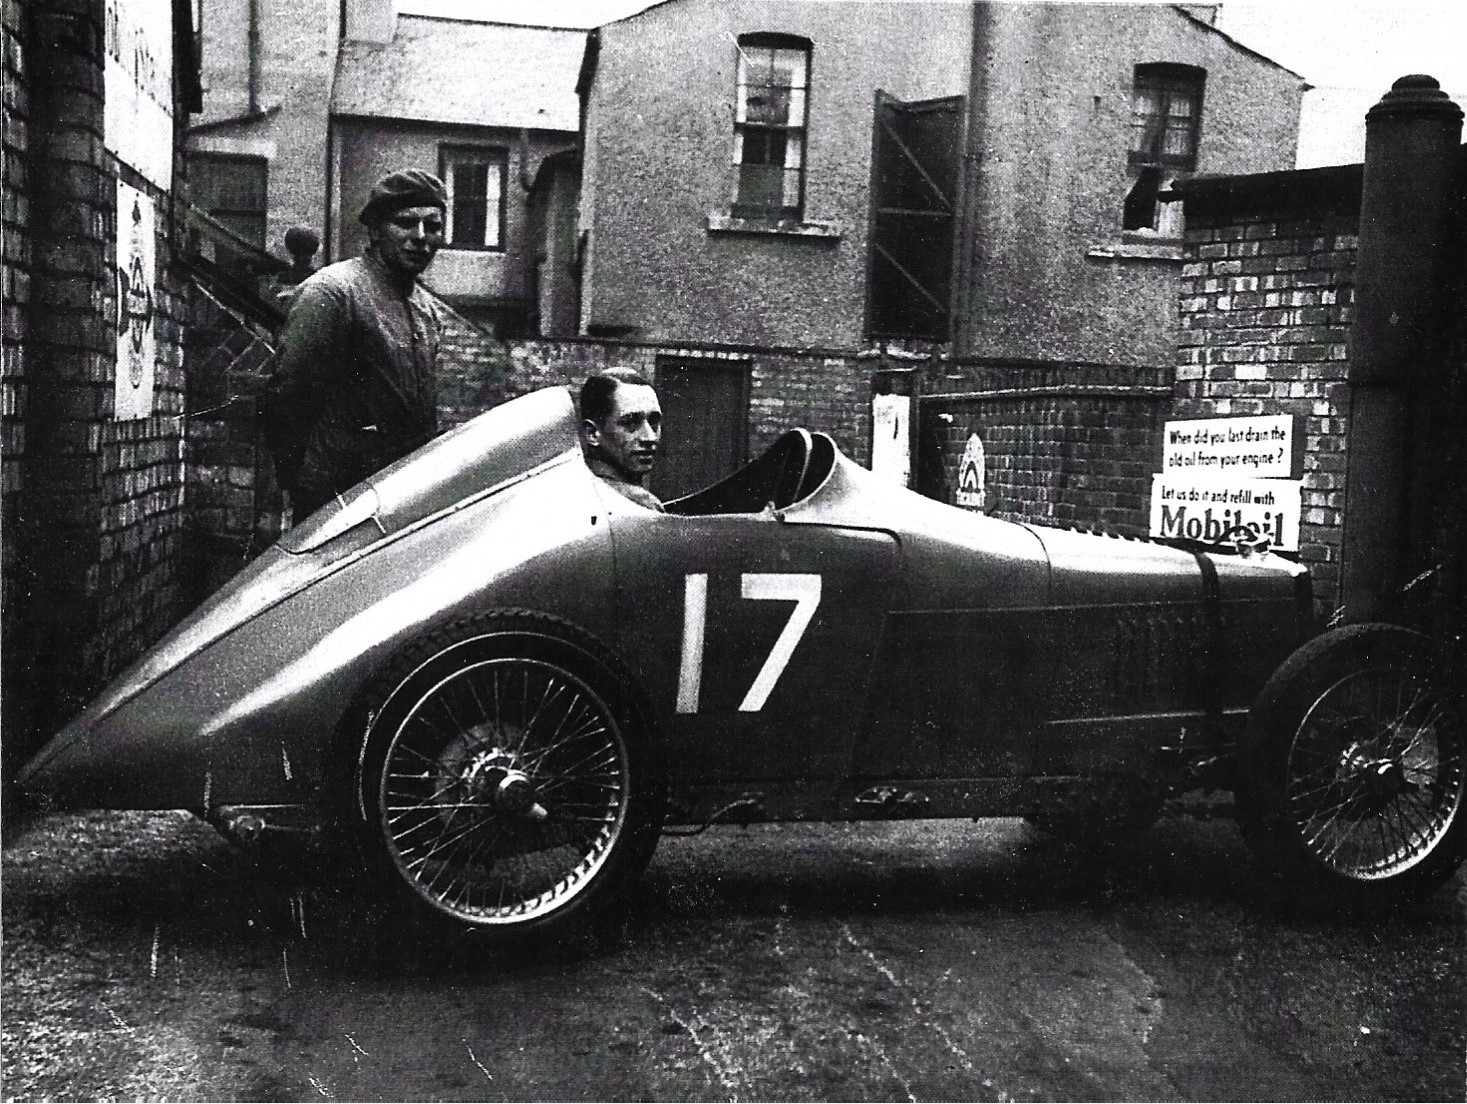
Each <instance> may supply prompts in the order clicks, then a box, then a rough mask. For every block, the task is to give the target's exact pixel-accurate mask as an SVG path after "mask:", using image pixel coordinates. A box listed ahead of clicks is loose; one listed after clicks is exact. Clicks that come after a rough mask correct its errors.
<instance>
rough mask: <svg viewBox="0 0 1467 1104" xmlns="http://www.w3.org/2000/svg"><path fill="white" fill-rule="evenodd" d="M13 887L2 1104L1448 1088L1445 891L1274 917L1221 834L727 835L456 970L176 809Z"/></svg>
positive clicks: (1458, 887)
mask: <svg viewBox="0 0 1467 1104" xmlns="http://www.w3.org/2000/svg"><path fill="white" fill-rule="evenodd" d="M3 874H4V897H3V920H4V936H5V943H4V976H3V991H0V999H3V1006H0V1007H3V1013H0V1014H3V1031H4V1057H3V1075H4V1085H3V1094H4V1097H5V1099H7V1100H185V1099H186V1100H322V1099H338V1100H453V1099H461V1100H501V1099H502V1100H562V1099H563V1100H593V1099H597V1100H608V1099H610V1100H623V1099H625V1100H635V1099H648V1100H651V1099H656V1100H786V1099H788V1100H830V1099H842V1100H928V1099H932V1100H939V1099H951V1100H1072V1099H1086V1100H1107V1099H1115V1100H1120V1099H1126V1100H1220V1099H1228V1100H1262V1099H1294V1100H1304V1099H1308V1100H1456V1101H1460V1100H1462V1099H1463V1098H1464V1096H1467V1073H1464V1068H1463V1066H1464V1050H1467V1012H1464V1007H1463V1000H1462V994H1463V992H1464V991H1467V937H1464V915H1467V889H1464V887H1463V884H1462V882H1461V880H1460V879H1459V881H1458V882H1457V883H1455V884H1454V885H1453V886H1452V887H1450V888H1449V889H1448V890H1446V891H1444V892H1443V893H1442V894H1440V895H1438V896H1437V897H1436V898H1434V899H1433V900H1432V901H1430V902H1428V903H1427V904H1426V905H1425V906H1424V907H1422V908H1419V909H1417V910H1415V911H1413V912H1412V913H1410V914H1408V915H1406V916H1403V917H1400V918H1397V919H1395V920H1393V921H1391V922H1389V923H1375V924H1366V923H1359V922H1351V923H1347V922H1345V921H1343V920H1340V919H1338V918H1333V919H1331V918H1322V919H1321V918H1315V919H1310V920H1306V919H1298V918H1295V919H1284V918H1279V917H1277V916H1269V915H1265V914H1262V913H1260V912H1258V911H1256V910H1254V909H1250V908H1249V907H1248V906H1247V905H1246V904H1245V902H1246V899H1247V886H1248V868H1247V864H1246V862H1245V860H1244V858H1243V854H1242V849H1241V845H1240V844H1239V842H1238V839H1237V832H1236V829H1235V828H1234V827H1233V826H1232V825H1231V823H1230V822H1228V821H1226V820H1209V821H1201V822H1199V821H1194V820H1190V819H1172V818H1168V819H1167V820H1164V821H1163V822H1162V823H1161V824H1160V825H1159V826H1158V827H1157V828H1156V829H1155V830H1153V831H1152V832H1151V833H1149V834H1148V835H1147V836H1146V837H1145V838H1144V840H1143V841H1142V843H1141V844H1140V845H1139V846H1138V847H1137V848H1135V849H1134V850H1133V851H1132V852H1130V853H1128V854H1126V855H1121V856H1117V855H1112V856H1108V857H1105V858H1101V859H1096V858H1093V857H1083V856H1080V855H1078V854H1076V853H1074V852H1073V851H1070V850H1068V849H1066V848H1063V847H1061V846H1059V845H1056V844H1053V843H1051V842H1050V841H1048V840H1046V839H1045V838H1044V837H1042V836H1040V835H1038V834H1037V833H1035V832H1034V831H1033V830H1032V829H1031V828H1029V827H1028V826H1026V825H1024V824H1023V823H1022V822H1019V821H983V822H979V823H978V824H971V823H967V822H913V823H906V824H888V825H771V826H764V827H755V828H751V829H714V830H712V831H710V832H708V833H707V834H705V835H703V836H699V837H696V838H692V839H667V840H664V841H663V844H662V845H661V847H660V849H659V851H658V854H657V856H656V858H655V859H654V861H653V864H652V867H651V869H650V870H649V871H648V873H647V875H646V877H645V878H644V879H643V880H642V882H641V883H640V884H639V886H638V887H637V889H636V892H635V893H634V895H633V898H632V900H631V902H630V906H629V908H628V909H627V910H625V912H624V914H623V915H622V916H621V917H620V918H619V920H618V921H617V923H616V924H614V925H611V926H609V927H608V928H606V929H605V930H603V932H602V933H601V935H600V936H599V937H598V938H595V939H587V940H586V941H584V942H583V943H581V944H577V945H575V946H571V947H563V948H559V949H557V950H556V951H555V952H553V953H546V954H543V955H539V956H518V957H515V958H504V957H500V958H486V959H483V960H481V961H477V962H463V961H458V962H456V963H453V964H452V965H451V966H445V965H444V964H443V963H442V962H440V961H437V960H436V959H435V956H433V955H431V954H427V953H425V954H424V955H422V956H421V958H415V957H414V956H412V955H409V956H407V957H406V958H402V957H398V958H391V959H389V958H384V957H383V956H382V955H381V954H380V953H379V952H378V950H377V949H376V948H375V946H374V945H373V944H372V942H371V941H370V940H368V939H365V938H364V937H363V932H364V925H363V923H362V922H361V917H360V916H357V915H355V913H354V911H353V906H350V905H348V904H347V903H346V900H345V899H344V898H342V897H339V896H337V895H335V894H334V893H332V892H330V891H329V890H326V889H322V888H310V887H306V886H302V885H301V884H300V883H299V882H298V881H297V880H295V879H294V878H293V877H292V876H289V875H286V874H283V873H280V872H277V871H275V870H273V869H269V868H261V867H259V866H256V865H255V864H253V862H252V861H251V860H250V859H249V857H248V856H246V855H244V854H243V853H241V852H239V851H238V850H236V849H234V848H232V847H231V846H229V845H228V844H226V843H225V842H224V841H223V840H221V839H219V838H217V837H216V836H215V835H214V833H213V831H212V830H211V829H209V828H207V827H206V826H204V825H203V824H201V823H199V822H197V821H195V820H193V819H192V818H190V817H188V816H186V815H185V814H181V813H178V814H174V813H164V814H105V815H104V814H93V815H85V816H75V817H58V818H53V819H51V820H50V821H47V822H45V823H43V824H42V825H40V826H38V827H37V828H35V829H33V830H32V831H30V832H29V833H27V834H25V835H23V836H21V837H20V838H18V839H15V840H12V841H10V842H9V843H8V844H7V847H6V850H5V854H4V870H3ZM425 950H426V949H425Z"/></svg>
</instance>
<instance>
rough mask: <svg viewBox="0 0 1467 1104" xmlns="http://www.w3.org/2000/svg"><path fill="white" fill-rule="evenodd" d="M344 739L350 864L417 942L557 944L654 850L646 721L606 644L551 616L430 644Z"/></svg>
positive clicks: (490, 620) (471, 627) (411, 654)
mask: <svg viewBox="0 0 1467 1104" xmlns="http://www.w3.org/2000/svg"><path fill="white" fill-rule="evenodd" d="M353 727H354V728H355V731H356V733H357V734H358V735H357V739H356V746H357V748H358V758H357V763H356V770H355V778H354V786H353V793H352V797H353V804H354V809H353V810H352V811H351V813H350V817H351V819H352V821H353V822H354V827H355V836H356V843H357V850H358V854H359V856H360V858H361V861H362V864H363V866H364V868H365V872H366V873H367V875H368V876H369V879H370V883H371V884H372V885H373V886H375V887H376V888H377V889H378V890H379V891H380V892H381V893H382V894H384V895H385V897H386V900H387V902H388V903H389V905H390V906H391V908H392V915H393V916H394V918H395V919H397V920H408V921H411V922H412V923H411V925H410V928H411V930H418V929H420V928H423V927H426V928H429V929H436V930H437V931H439V932H446V933H469V932H472V933H478V934H479V935H481V936H482V937H484V938H487V939H489V940H491V941H494V942H500V943H505V942H518V941H521V940H525V939H536V940H545V939H551V938H555V937H557V936H559V935H562V934H564V933H565V932H566V930H567V929H568V928H569V927H571V926H572V925H575V924H577V923H579V922H581V921H584V920H586V919H589V918H590V917H591V916H592V915H594V914H595V913H597V912H598V911H599V910H600V909H601V908H602V907H604V906H605V905H606V904H608V903H609V902H610V901H611V900H613V899H614V898H615V897H616V895H617V894H618V892H619V891H620V890H621V889H623V888H624V887H625V886H626V884H627V883H628V882H629V881H631V880H632V879H634V878H635V877H636V876H637V875H638V874H639V873H640V872H641V870H642V868H643V867H644V866H645V865H646V863H647V860H648V858H649V857H650V856H651V853H652V850H653V848H654V847H655V845H656V842H657V836H658V832H659V829H660V827H661V820H662V813H663V801H664V786H663V775H662V762H661V754H660V750H659V747H658V742H657V739H656V734H655V732H654V731H653V727H652V722H651V718H650V715H649V711H648V709H647V708H646V707H645V706H644V705H643V704H642V702H641V699H640V696H639V695H638V694H637V692H636V690H635V688H634V686H633V684H632V681H631V679H630V677H629V676H628V675H627V674H626V673H625V671H623V670H622V669H621V668H620V667H619V665H618V664H617V663H616V662H615V660H614V658H613V657H612V656H611V655H610V654H609V653H608V652H607V651H606V650H605V649H604V648H602V647H601V646H600V645H599V644H597V643H596V642H595V641H594V640H592V639H591V638H589V637H587V636H586V635H585V634H583V633H580V632H578V631H576V630H574V629H573V628H572V627H571V626H568V625H565V624H563V623H561V622H559V621H556V620H554V619H551V618H547V617H542V616H539V615H535V614H525V613H509V614H494V615H486V616H480V617H476V618H472V619H469V620H467V621H464V622H461V623H459V624H455V625H452V626H449V627H448V628H445V629H443V630H440V631H438V632H436V633H433V634H432V635H430V636H429V637H427V638H426V639H424V640H422V641H420V642H418V643H417V644H415V645H413V646H412V647H410V648H408V649H407V650H406V651H405V652H404V653H403V654H402V655H400V656H399V657H398V658H397V659H396V660H395V661H394V662H393V663H392V664H391V665H390V666H389V667H388V669H387V670H386V671H384V672H383V674H382V676H381V677H380V678H378V679H377V680H376V682H375V683H374V684H373V686H372V687H371V689H370V690H369V691H368V693H367V694H366V695H365V696H364V699H363V701H362V702H361V703H360V706H359V709H358V711H357V713H356V723H355V725H354V726H353Z"/></svg>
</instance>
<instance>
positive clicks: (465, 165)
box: [439, 146, 509, 249]
mask: <svg viewBox="0 0 1467 1104" xmlns="http://www.w3.org/2000/svg"><path fill="white" fill-rule="evenodd" d="M439 160H440V164H441V165H442V176H443V183H444V184H445V185H446V186H447V188H448V228H447V229H448V234H447V238H446V239H445V241H444V243H443V244H444V245H445V246H446V247H447V248H449V249H503V248H504V178H505V175H506V173H507V172H508V169H509V156H508V154H507V153H506V152H505V151H504V150H502V149H485V148H481V147H473V146H458V147H446V148H444V149H443V150H442V152H441V154H440V157H439Z"/></svg>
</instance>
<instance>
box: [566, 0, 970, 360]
mask: <svg viewBox="0 0 1467 1104" xmlns="http://www.w3.org/2000/svg"><path fill="white" fill-rule="evenodd" d="M970 18H971V7H970V6H969V5H968V4H966V3H943V2H930V3H921V4H811V3H802V2H798V0H796V2H777V0H775V2H766V3H741V4H730V3H723V2H718V0H678V2H676V3H671V4H665V5H663V6H661V7H657V8H653V9H651V10H649V11H647V12H644V13H643V14H641V15H639V16H635V17H633V18H630V19H627V20H624V21H622V22H620V23H614V24H611V25H609V26H607V27H604V28H603V29H602V32H601V34H602V47H601V54H600V58H599V62H598V67H597V71H596V79H595V84H594V86H593V88H592V92H591V97H590V106H589V113H590V115H591V117H592V120H593V122H592V125H591V127H589V128H588V132H587V146H588V148H587V157H586V164H585V173H586V180H587V184H586V187H585V191H584V193H583V199H582V202H583V211H582V218H583V226H584V227H587V228H590V229H591V230H592V253H591V255H590V263H589V267H588V269H587V278H586V288H587V295H586V300H585V306H586V314H585V318H584V319H583V321H584V322H585V323H587V324H589V325H610V326H616V325H630V326H634V327H636V329H635V331H634V336H636V337H637V338H638V339H644V340H687V341H706V342H720V341H721V342H739V343H748V344H761V345H777V346H796V347H802V346H823V347H829V348H852V347H854V346H856V345H857V344H858V343H859V342H860V340H861V333H862V328H863V316H864V311H865V298H864V297H865V275H866V228H867V223H868V221H869V212H868V192H869V183H870V164H871V137H872V135H871V124H872V113H873V101H874V96H875V93H876V90H877V89H878V88H882V89H885V90H886V91H887V92H889V93H891V94H892V95H895V96H897V97H898V98H900V99H904V100H919V99H930V98H934V97H938V96H950V95H961V94H962V93H964V92H965V90H966V87H967V68H968V53H969V40H970V24H969V21H970ZM756 32H774V33H781V34H789V35H797V36H801V37H804V38H808V39H810V40H811V41H812V43H813V47H812V53H811V61H810V82H811V94H810V114H809V137H808V142H807V148H806V166H807V180H806V202H805V218H806V219H807V220H820V221H825V222H829V223H832V224H834V226H835V227H836V228H837V230H838V232H839V237H837V238H816V237H797V236H792V235H780V234H742V233H727V232H718V231H713V232H710V230H709V226H708V216H709V215H710V214H713V213H723V214H726V213H727V212H728V208H729V201H730V199H731V196H732V190H731V185H732V180H733V176H732V160H733V144H734V137H733V108H734V100H735V96H736V88H735V83H736V79H737V70H736V66H737V45H736V43H737V39H738V37H739V36H740V35H743V34H750V33H756Z"/></svg>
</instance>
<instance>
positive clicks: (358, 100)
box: [331, 15, 586, 131]
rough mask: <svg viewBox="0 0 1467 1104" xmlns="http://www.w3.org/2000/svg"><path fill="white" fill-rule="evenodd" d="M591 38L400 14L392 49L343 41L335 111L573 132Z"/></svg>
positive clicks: (576, 33)
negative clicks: (578, 90)
mask: <svg viewBox="0 0 1467 1104" xmlns="http://www.w3.org/2000/svg"><path fill="white" fill-rule="evenodd" d="M585 48H586V32H585V31H581V30H568V29H562V28H555V27H522V26H516V25H512V24H507V23H478V22H470V21H467V20H458V19H438V18H435V17H431V16H414V15H402V16H399V17H398V20H397V33H396V34H395V35H394V36H393V39H392V41H391V42H390V43H388V44H387V45H385V46H381V45H378V44H376V43H370V42H344V43H342V46H341V52H340V54H339V56H338V57H337V59H336V86H335V89H334V90H333V92H332V95H331V111H332V113H333V114H335V115H356V116H370V117H377V118H389V119H413V120H419V121H422V122H433V123H468V124H471V125H473V126H492V127H515V128H519V127H529V128H532V129H539V130H566V131H575V130H577V129H579V127H580V101H579V99H578V98H577V97H576V77H577V75H578V73H579V72H580V66H581V55H582V53H583V52H584V51H585Z"/></svg>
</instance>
